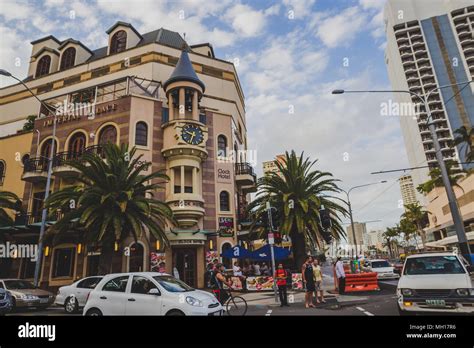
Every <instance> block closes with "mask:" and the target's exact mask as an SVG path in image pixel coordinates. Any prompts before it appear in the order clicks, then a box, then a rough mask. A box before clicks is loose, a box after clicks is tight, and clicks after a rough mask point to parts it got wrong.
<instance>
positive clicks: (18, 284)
mask: <svg viewBox="0 0 474 348" xmlns="http://www.w3.org/2000/svg"><path fill="white" fill-rule="evenodd" d="M4 282H5V286H6V287H7V289H18V290H23V289H34V288H35V286H34V285H33V284H32V283H30V282H27V281H24V280H5V281H4Z"/></svg>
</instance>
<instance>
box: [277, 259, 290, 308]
mask: <svg viewBox="0 0 474 348" xmlns="http://www.w3.org/2000/svg"><path fill="white" fill-rule="evenodd" d="M287 276H288V274H287V272H286V270H285V269H284V268H283V264H282V263H279V264H278V268H277V269H276V271H275V279H276V283H277V286H278V295H279V296H280V307H283V306H288V307H289V306H290V305H289V304H288V292H287V288H286V284H287V283H286V277H287Z"/></svg>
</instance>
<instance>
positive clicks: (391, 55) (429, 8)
mask: <svg viewBox="0 0 474 348" xmlns="http://www.w3.org/2000/svg"><path fill="white" fill-rule="evenodd" d="M384 19H385V25H386V33H387V48H386V53H385V59H386V64H387V68H388V73H389V77H390V80H391V83H392V87H393V89H395V90H409V91H411V92H413V93H417V94H419V95H422V96H424V97H427V100H428V107H429V108H430V111H431V113H432V117H433V119H432V122H434V124H435V127H436V134H437V136H438V139H439V142H440V146H441V149H442V150H441V151H442V154H443V156H444V159H445V160H453V161H456V162H460V163H461V164H460V166H462V167H463V168H468V167H470V166H471V167H472V165H468V164H465V163H463V162H465V158H464V156H465V155H464V151H460V148H459V147H455V148H452V147H450V142H451V141H452V139H453V132H454V130H456V129H458V128H459V127H461V126H466V127H471V126H472V125H473V123H474V84H471V85H469V86H467V87H465V88H464V86H463V85H459V86H454V87H449V88H443V89H440V90H436V89H437V88H439V87H441V86H446V85H451V84H461V83H463V82H466V81H469V80H472V78H473V77H474V37H473V33H474V6H473V3H472V1H471V0H430V1H416V0H388V1H387V4H386V7H385V11H384ZM394 98H396V100H397V102H399V103H401V104H402V103H408V104H411V105H412V104H415V105H416V104H419V99H418V98H417V97H416V96H414V95H412V96H410V95H409V94H402V93H397V94H394ZM426 111H427V110H425V107H424V106H420V107H419V108H417V114H416V117H413V115H400V124H401V128H402V133H403V137H404V141H405V146H406V151H407V155H408V160H409V163H410V165H411V166H412V167H419V166H424V165H435V164H436V157H435V150H434V146H433V142H432V139H431V134H430V131H429V129H428V126H427V125H426V121H427V112H426ZM428 172H429V169H428V168H425V169H417V170H414V171H413V172H412V177H413V182H414V184H415V186H418V185H419V184H421V183H423V182H425V181H427V180H428ZM417 196H418V197H417V199H418V200H419V201H420V202H421V203H425V201H424V197H422V196H421V195H419V194H418V193H417Z"/></svg>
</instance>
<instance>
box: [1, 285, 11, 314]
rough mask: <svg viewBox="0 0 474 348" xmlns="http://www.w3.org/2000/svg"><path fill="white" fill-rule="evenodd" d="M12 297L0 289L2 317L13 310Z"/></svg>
mask: <svg viewBox="0 0 474 348" xmlns="http://www.w3.org/2000/svg"><path fill="white" fill-rule="evenodd" d="M12 307H13V300H12V295H10V292H8V291H7V290H5V289H2V288H0V315H5V314H7V313H9V312H10V311H11V310H12Z"/></svg>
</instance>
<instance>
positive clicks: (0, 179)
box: [0, 160, 6, 185]
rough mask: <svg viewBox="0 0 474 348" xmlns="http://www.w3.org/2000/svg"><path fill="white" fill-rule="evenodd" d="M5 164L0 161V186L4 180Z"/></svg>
mask: <svg viewBox="0 0 474 348" xmlns="http://www.w3.org/2000/svg"><path fill="white" fill-rule="evenodd" d="M5 169H6V166H5V162H4V161H3V160H0V185H3V179H4V178H5Z"/></svg>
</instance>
